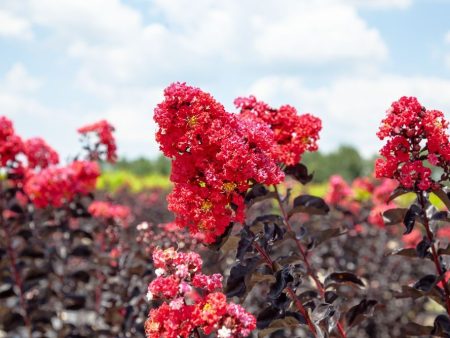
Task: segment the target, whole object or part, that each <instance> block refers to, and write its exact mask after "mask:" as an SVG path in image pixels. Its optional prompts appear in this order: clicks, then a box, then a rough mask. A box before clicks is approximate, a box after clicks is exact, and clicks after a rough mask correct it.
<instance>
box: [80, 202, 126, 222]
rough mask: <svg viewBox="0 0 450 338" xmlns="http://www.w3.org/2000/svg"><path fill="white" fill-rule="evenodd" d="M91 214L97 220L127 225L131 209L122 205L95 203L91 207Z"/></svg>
mask: <svg viewBox="0 0 450 338" xmlns="http://www.w3.org/2000/svg"><path fill="white" fill-rule="evenodd" d="M88 211H89V213H90V214H91V215H92V216H94V217H96V218H103V219H113V220H115V221H118V222H120V223H122V224H123V225H126V224H127V220H128V217H129V216H130V213H131V211H130V208H128V207H127V206H124V205H120V204H113V203H110V202H105V201H94V202H92V203H91V205H89V208H88Z"/></svg>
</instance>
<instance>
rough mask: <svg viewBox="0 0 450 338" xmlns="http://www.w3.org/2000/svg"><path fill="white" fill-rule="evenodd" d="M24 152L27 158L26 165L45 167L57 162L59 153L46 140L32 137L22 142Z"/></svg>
mask: <svg viewBox="0 0 450 338" xmlns="http://www.w3.org/2000/svg"><path fill="white" fill-rule="evenodd" d="M24 153H25V155H26V157H27V159H28V167H30V168H33V169H34V168H41V169H45V168H47V167H48V166H50V165H53V164H58V163H59V155H58V153H57V152H56V151H55V150H53V149H52V148H51V147H50V146H49V145H48V144H47V142H45V141H44V140H43V139H42V138H40V137H34V138H30V139H28V140H26V141H25V142H24Z"/></svg>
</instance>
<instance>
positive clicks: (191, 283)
mask: <svg viewBox="0 0 450 338" xmlns="http://www.w3.org/2000/svg"><path fill="white" fill-rule="evenodd" d="M153 261H154V266H155V268H156V270H155V273H156V275H157V278H156V279H155V280H153V281H152V282H151V283H150V285H149V287H148V293H147V299H148V300H152V299H154V298H158V299H162V300H165V302H164V303H163V304H162V305H161V306H160V307H158V308H156V309H152V310H150V313H149V318H148V319H147V321H146V322H145V333H146V335H147V337H149V338H159V337H165V338H177V337H183V338H187V337H190V336H191V334H192V333H193V331H194V330H197V329H200V330H202V331H203V332H204V333H205V334H206V335H209V334H211V333H213V332H217V337H219V338H234V337H236V338H237V337H247V336H248V335H249V334H250V332H251V331H252V330H254V329H255V327H256V319H255V317H254V316H253V315H251V314H250V313H248V312H247V311H245V309H244V308H242V307H241V306H240V305H237V304H233V303H227V299H226V296H225V295H224V294H223V293H222V292H220V289H221V288H222V276H221V275H219V274H214V275H211V276H207V275H204V274H202V260H201V258H200V256H199V255H198V254H197V253H194V252H188V253H181V252H177V251H175V250H174V249H173V248H169V249H166V250H161V249H156V250H155V251H154V252H153ZM196 290H201V291H202V292H201V294H199V293H197V291H196Z"/></svg>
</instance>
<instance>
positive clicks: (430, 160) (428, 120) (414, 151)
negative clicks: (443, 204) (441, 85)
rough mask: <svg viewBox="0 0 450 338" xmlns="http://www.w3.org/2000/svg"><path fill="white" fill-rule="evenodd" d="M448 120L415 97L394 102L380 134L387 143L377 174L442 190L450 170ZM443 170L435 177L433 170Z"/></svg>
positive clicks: (418, 187) (411, 185) (406, 184)
mask: <svg viewBox="0 0 450 338" xmlns="http://www.w3.org/2000/svg"><path fill="white" fill-rule="evenodd" d="M447 128H448V122H447V121H446V120H445V117H444V114H443V113H442V112H440V111H437V110H427V109H426V108H425V107H423V106H422V105H421V104H420V103H419V101H418V100H417V99H416V98H415V97H402V98H400V100H398V101H396V102H394V103H392V106H391V108H390V109H389V110H388V111H387V116H386V118H385V119H384V120H383V121H382V124H381V127H380V130H379V131H378V133H377V135H378V137H379V138H380V139H381V140H384V139H387V143H386V144H385V145H384V147H383V148H382V149H381V150H380V154H381V155H382V157H383V158H380V159H378V160H377V162H376V165H375V173H376V175H377V177H387V178H393V179H395V180H397V181H398V182H399V183H400V184H401V185H402V186H403V187H404V188H407V189H412V190H423V191H429V190H435V189H439V187H440V186H441V184H442V182H443V181H445V180H448V177H449V173H450V141H449V135H448V134H447ZM433 168H440V169H441V170H442V171H443V174H442V176H441V179H439V180H437V181H435V180H433V178H432V169H433Z"/></svg>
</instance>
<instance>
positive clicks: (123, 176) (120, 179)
mask: <svg viewBox="0 0 450 338" xmlns="http://www.w3.org/2000/svg"><path fill="white" fill-rule="evenodd" d="M123 186H128V187H129V188H130V189H131V190H132V191H135V192H138V191H141V190H144V189H151V188H165V189H169V188H170V187H171V183H170V181H169V177H167V176H163V175H158V174H151V175H147V176H143V177H142V176H137V175H134V174H132V173H130V172H127V171H107V172H104V173H103V174H102V176H101V177H100V179H99V180H98V182H97V188H98V189H101V190H108V191H111V192H113V191H116V190H117V189H119V188H122V187H123Z"/></svg>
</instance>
